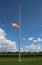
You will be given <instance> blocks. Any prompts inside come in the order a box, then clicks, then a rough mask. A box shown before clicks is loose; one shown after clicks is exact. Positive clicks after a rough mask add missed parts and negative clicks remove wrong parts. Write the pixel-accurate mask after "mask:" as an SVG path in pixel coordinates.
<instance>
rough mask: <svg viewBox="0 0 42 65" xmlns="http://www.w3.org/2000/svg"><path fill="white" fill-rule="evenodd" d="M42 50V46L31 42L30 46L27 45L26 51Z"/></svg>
mask: <svg viewBox="0 0 42 65" xmlns="http://www.w3.org/2000/svg"><path fill="white" fill-rule="evenodd" d="M39 51H41V46H40V45H39V44H38V45H35V44H31V45H29V46H25V52H39Z"/></svg>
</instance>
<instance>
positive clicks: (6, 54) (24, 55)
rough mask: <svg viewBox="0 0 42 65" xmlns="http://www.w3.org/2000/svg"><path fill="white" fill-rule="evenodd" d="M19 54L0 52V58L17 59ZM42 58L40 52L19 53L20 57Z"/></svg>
mask: <svg viewBox="0 0 42 65" xmlns="http://www.w3.org/2000/svg"><path fill="white" fill-rule="evenodd" d="M18 56H19V52H0V57H18ZM35 56H37V57H38V56H42V52H21V57H35Z"/></svg>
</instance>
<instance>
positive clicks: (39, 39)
mask: <svg viewBox="0 0 42 65" xmlns="http://www.w3.org/2000/svg"><path fill="white" fill-rule="evenodd" d="M41 41H42V39H41V38H37V39H36V40H33V42H34V43H35V42H41Z"/></svg>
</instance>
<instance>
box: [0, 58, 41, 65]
mask: <svg viewBox="0 0 42 65" xmlns="http://www.w3.org/2000/svg"><path fill="white" fill-rule="evenodd" d="M0 65H42V57H27V58H26V57H25V58H22V59H21V61H20V62H19V61H18V58H14V57H0Z"/></svg>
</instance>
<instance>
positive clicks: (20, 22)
mask: <svg viewBox="0 0 42 65" xmlns="http://www.w3.org/2000/svg"><path fill="white" fill-rule="evenodd" d="M18 35H19V36H18V37H19V39H18V41H19V42H18V45H19V61H21V52H20V44H21V2H19V33H18Z"/></svg>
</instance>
